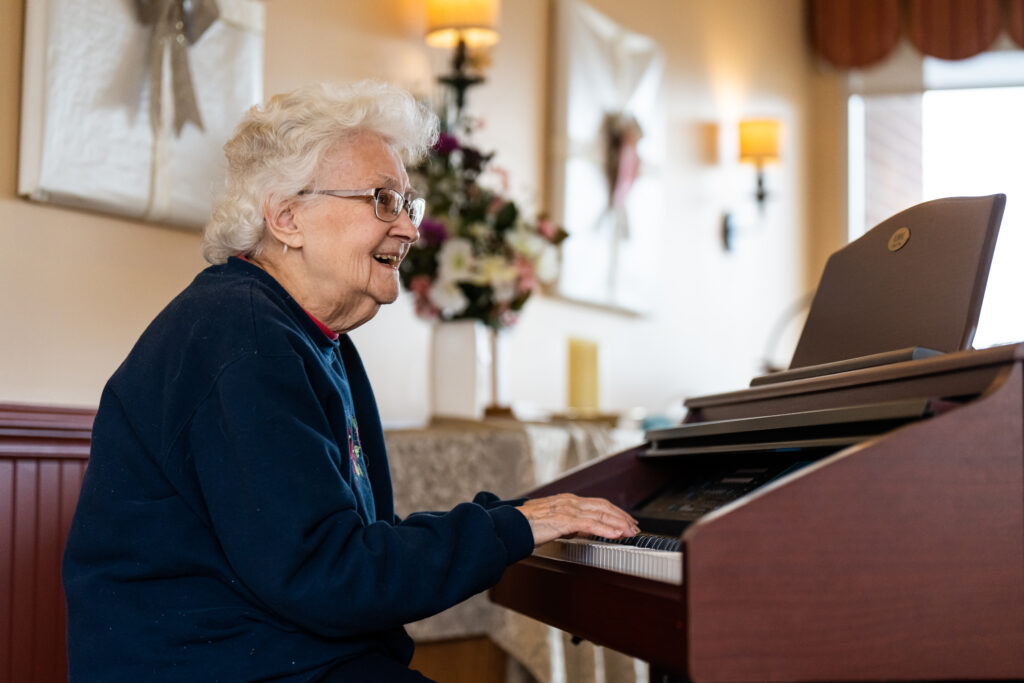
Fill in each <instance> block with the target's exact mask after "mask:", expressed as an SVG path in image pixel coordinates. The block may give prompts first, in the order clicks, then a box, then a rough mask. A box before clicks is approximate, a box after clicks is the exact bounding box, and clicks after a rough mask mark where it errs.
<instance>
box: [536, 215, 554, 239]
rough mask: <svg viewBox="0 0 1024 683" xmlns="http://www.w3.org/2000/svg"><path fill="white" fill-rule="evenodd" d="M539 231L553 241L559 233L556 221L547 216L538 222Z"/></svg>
mask: <svg viewBox="0 0 1024 683" xmlns="http://www.w3.org/2000/svg"><path fill="white" fill-rule="evenodd" d="M537 232H539V233H540V234H541V235H543V236H544V237H546V238H547V239H548V241H551V240H553V239H555V235H557V234H558V228H557V227H555V224H554V222H552V221H550V220H548V219H547V218H543V219H541V221H540V222H539V223H537Z"/></svg>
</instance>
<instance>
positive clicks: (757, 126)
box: [721, 119, 782, 251]
mask: <svg viewBox="0 0 1024 683" xmlns="http://www.w3.org/2000/svg"><path fill="white" fill-rule="evenodd" d="M781 127H782V126H781V124H780V123H779V121H778V120H777V119H746V120H743V121H740V162H741V163H744V164H753V165H754V166H755V167H756V168H757V192H755V193H754V196H755V197H756V198H757V205H758V208H759V209H760V210H761V211H762V212H763V211H764V204H765V201H766V200H767V199H768V190H766V189H765V186H764V166H765V164H768V163H777V162H778V161H779V137H780V128H781ZM739 232H740V226H739V225H738V224H737V221H736V219H735V218H734V217H733V215H732V214H731V213H728V212H727V213H725V214H724V215H723V216H722V225H721V237H722V247H723V248H724V249H725V250H726V251H732V250H733V249H734V248H735V247H736V238H737V237H738V236H739Z"/></svg>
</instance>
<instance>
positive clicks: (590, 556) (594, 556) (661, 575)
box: [533, 538, 683, 585]
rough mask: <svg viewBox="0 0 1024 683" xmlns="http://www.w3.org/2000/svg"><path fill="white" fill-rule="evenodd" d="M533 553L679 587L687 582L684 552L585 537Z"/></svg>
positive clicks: (566, 540)
mask: <svg viewBox="0 0 1024 683" xmlns="http://www.w3.org/2000/svg"><path fill="white" fill-rule="evenodd" d="M533 554H534V555H536V556H538V557H547V558H550V559H554V560H561V561H563V562H573V563H575V564H583V565H587V566H589V567H597V568H598V569H607V570H609V571H613V572H618V573H620V574H628V575H630V576H639V577H641V578H644V579H653V580H655V581H663V582H665V583H672V584H676V585H682V583H683V553H682V552H680V551H669V550H650V549H647V548H637V547H634V546H629V545H616V544H611V543H601V542H600V541H592V540H588V539H581V538H563V539H559V540H557V541H552V542H550V543H545V544H544V545H542V546H540V547H538V548H536V549H535V550H534V551H533Z"/></svg>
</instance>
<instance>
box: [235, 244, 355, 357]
mask: <svg viewBox="0 0 1024 683" xmlns="http://www.w3.org/2000/svg"><path fill="white" fill-rule="evenodd" d="M238 258H239V259H241V260H243V261H245V262H246V263H252V261H250V260H249V259H247V258H245V256H243V255H242V254H238ZM252 265H254V266H256V264H255V263H252ZM256 267H257V268H259V266H256ZM302 310H303V312H304V313H305V314H306V315H308V316H309V319H310V320H312V321H313V322H315V323H316V326H317V327H319V328H320V331H321V332H323V333H324V336H325V337H327V338H328V339H330V340H331V341H338V338H339V337H341V335H340V334H338V333H337V332H335V331H334V330H332V329H331V328H329V327H327V325H324V324H323V323H322V322H320V320H319V318H317V317H316V316H315V315H313V314H312V313H310V312H309V311H307V310H306V309H305V308H303V309H302Z"/></svg>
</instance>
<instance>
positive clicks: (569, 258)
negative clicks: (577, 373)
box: [550, 0, 672, 312]
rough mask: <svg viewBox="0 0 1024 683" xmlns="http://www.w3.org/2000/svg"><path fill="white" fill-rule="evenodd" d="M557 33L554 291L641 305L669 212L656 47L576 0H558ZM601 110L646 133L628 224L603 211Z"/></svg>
mask: <svg viewBox="0 0 1024 683" xmlns="http://www.w3.org/2000/svg"><path fill="white" fill-rule="evenodd" d="M554 30H555V40H554V46H555V47H554V60H555V77H554V79H553V85H554V87H553V92H552V117H553V119H552V126H551V130H552V141H551V143H552V144H551V158H550V163H551V168H550V177H551V183H552V184H551V203H552V210H553V213H554V216H555V218H556V219H557V220H559V221H560V222H561V224H562V225H563V226H564V227H565V228H566V230H567V231H568V232H569V235H570V237H569V239H567V240H566V241H565V242H563V243H562V245H561V247H562V270H561V274H560V277H559V283H558V291H559V294H561V295H562V296H565V297H567V298H569V299H576V300H581V301H586V302H590V303H598V304H603V305H608V306H612V307H615V308H623V309H627V310H630V311H639V312H644V311H646V310H648V309H649V308H650V306H651V302H652V300H653V291H654V289H653V288H654V283H653V272H652V269H651V254H653V253H656V252H657V250H658V249H659V248H660V247H659V243H658V240H657V235H656V230H657V229H658V226H659V225H662V224H663V223H664V222H665V221H666V220H670V219H671V216H672V212H671V201H670V200H669V199H667V198H666V195H665V191H664V187H663V183H662V180H661V172H660V169H661V167H662V165H663V156H664V149H665V144H664V120H663V119H664V117H663V108H662V107H660V96H661V95H660V90H661V77H662V72H663V69H664V57H663V54H662V50H661V48H660V46H659V45H658V44H657V43H656V42H655V41H654V40H653V39H651V38H649V37H647V36H644V35H641V34H640V33H637V32H635V31H632V30H630V29H628V28H626V27H624V26H622V25H620V24H618V23H617V22H616V21H614V20H613V19H611V18H610V17H608V16H606V15H604V14H602V13H600V12H598V11H597V10H595V9H594V8H592V7H590V6H589V5H587V4H586V3H584V2H582V0H558V3H557V7H556V15H555V22H554ZM607 114H621V115H625V116H630V117H632V118H633V119H635V120H636V121H637V122H638V123H639V125H640V128H641V129H642V131H643V137H642V138H641V139H640V142H639V145H638V148H637V151H638V153H639V156H640V173H639V176H638V178H637V180H636V182H635V183H634V185H633V187H632V190H631V191H630V193H629V198H628V200H627V202H626V205H625V213H626V216H625V217H624V219H625V220H624V221H622V220H619V221H617V220H616V217H615V216H614V215H613V212H612V211H611V210H610V208H609V201H608V198H609V191H610V188H609V181H608V178H607V177H606V174H605V168H604V164H605V154H606V147H605V141H604V137H603V134H602V126H603V124H604V121H605V116H606V115H607ZM624 223H628V226H629V227H628V230H623V224H624Z"/></svg>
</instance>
